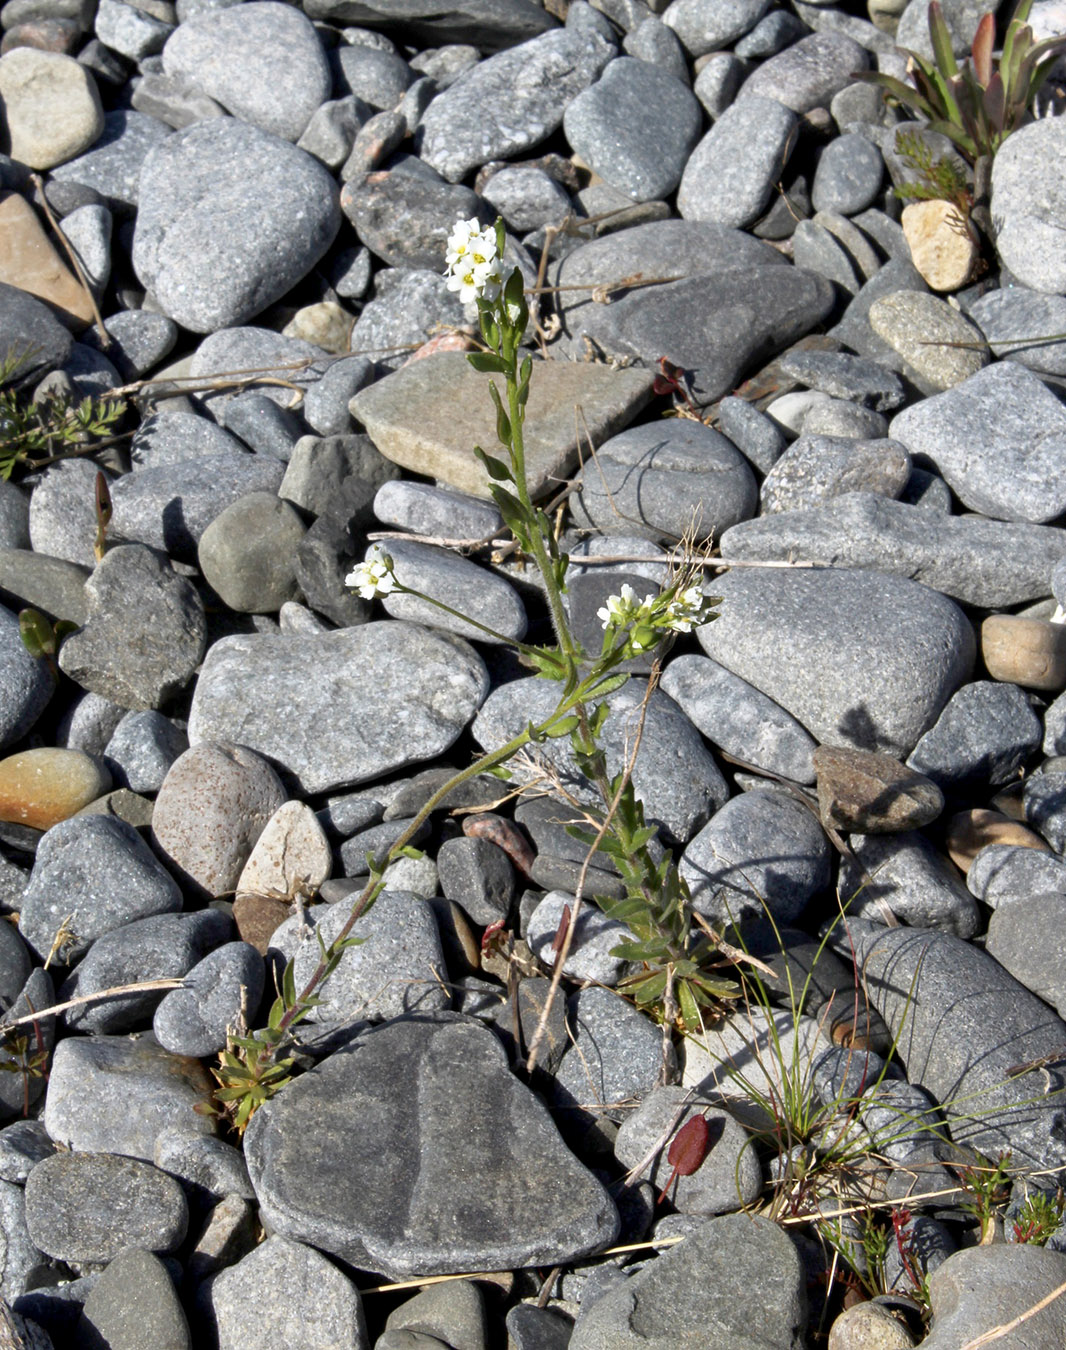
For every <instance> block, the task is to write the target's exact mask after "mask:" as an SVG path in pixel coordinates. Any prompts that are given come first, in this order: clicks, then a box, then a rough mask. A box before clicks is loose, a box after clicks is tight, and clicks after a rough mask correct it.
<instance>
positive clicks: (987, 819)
mask: <svg viewBox="0 0 1066 1350" xmlns="http://www.w3.org/2000/svg"><path fill="white" fill-rule="evenodd" d="M944 843H945V846H946V847H947V851H948V856H949V857H950V858H951V861H952V862H953V863H954V864H955V866H956V867H958V868H961V869H962V871H963V872H968V871H969V870H970V864H971V863H972V862H973V860H974V856H975V855H976V854H977V853H979V852H980V850H981V849H983V848H987V847H988V846H989V844H1016V845H1020V846H1021V847H1022V848H1035V849H1039V850H1041V851H1042V852H1044V853H1050V852H1051V849H1050V848H1049V847H1048V845H1047V843H1046V842H1045V841H1044V840H1043V839H1041V837H1040V836H1039V835H1038V834H1037V833H1036V831H1035V830H1030V829H1029V827H1028V826H1026V825H1022V824H1020V823H1019V822H1018V821H1017V820H1011V818H1010V816H1005V815H1004V814H1003V812H1002V811H987V810H975V811H960V812H959V813H958V815H954V816H952V817H951V820H950V822H949V824H948V832H947V835H946V837H945V840H944Z"/></svg>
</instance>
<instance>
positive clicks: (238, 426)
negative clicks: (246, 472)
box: [218, 393, 305, 464]
mask: <svg viewBox="0 0 1066 1350" xmlns="http://www.w3.org/2000/svg"><path fill="white" fill-rule="evenodd" d="M218 415H219V418H220V420H221V422H222V425H223V426H224V427H225V428H226V430H227V431H230V432H232V433H233V435H234V436H239V437H240V439H241V440H242V441H243V442H244V443H245V445H246V446H248V448H249V449H250V450H252V451H254V452H255V454H257V455H263V456H267V455H269V456H271V457H272V458H273V459H280V460H282V461H284V462H285V463H286V464H287V463H288V461H289V458H290V456H291V455H292V448H293V446H294V445H295V444H296V442H297V441H298V440H299V439H300V437H301V436H302V435H303V433H304V430H305V428H304V424H303V421H302V419H301V418H300V417H298V416H297V414H296V413H293V412H290V411H289V410H288V409H287V408H283V407H281V406H280V405H279V404H278V403H276V402H275V401H274V400H273V399H271V398H268V397H267V396H266V394H264V393H251V394H237V395H236V396H235V397H233V398H231V399H229V401H228V402H224V403H223V404H222V406H221V408H220V410H219V414H218Z"/></svg>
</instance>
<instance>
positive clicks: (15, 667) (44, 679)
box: [0, 605, 55, 747]
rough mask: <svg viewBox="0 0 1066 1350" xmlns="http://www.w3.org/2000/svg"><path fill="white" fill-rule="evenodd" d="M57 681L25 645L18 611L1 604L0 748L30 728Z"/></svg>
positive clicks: (18, 737) (50, 695)
mask: <svg viewBox="0 0 1066 1350" xmlns="http://www.w3.org/2000/svg"><path fill="white" fill-rule="evenodd" d="M54 687H55V686H54V682H53V680H52V677H51V675H50V673H49V670H48V667H47V665H46V664H45V663H44V661H40V660H36V659H35V658H34V657H32V656H31V655H30V654H29V652H28V651H27V650H26V648H25V646H24V645H23V642H22V638H21V636H20V633H19V621H18V618H17V616H16V615H15V614H13V613H12V612H11V610H9V609H5V608H4V607H3V606H2V605H0V689H2V690H3V691H4V697H3V700H2V701H0V747H2V746H7V745H11V744H12V742H14V741H17V740H19V739H20V738H21V737H22V736H24V735H25V734H26V732H27V731H29V729H30V727H32V726H33V724H34V722H36V721H37V718H38V717H39V716H40V715H41V713H42V712H43V711H44V709H45V707H46V706H47V704H48V701H49V699H50V698H51V697H52V692H53V689H54Z"/></svg>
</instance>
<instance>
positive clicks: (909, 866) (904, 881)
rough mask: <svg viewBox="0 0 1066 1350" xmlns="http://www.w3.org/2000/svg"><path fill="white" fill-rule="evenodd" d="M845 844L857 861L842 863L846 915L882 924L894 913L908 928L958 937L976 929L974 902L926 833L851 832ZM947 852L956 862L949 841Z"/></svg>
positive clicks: (840, 890)
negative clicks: (940, 931)
mask: <svg viewBox="0 0 1066 1350" xmlns="http://www.w3.org/2000/svg"><path fill="white" fill-rule="evenodd" d="M848 845H849V847H850V848H851V851H852V853H853V854H854V858H855V860H854V862H852V861H851V860H849V859H845V861H844V862H843V864H842V865H841V868H840V873H839V877H838V880H837V894H838V897H839V899H840V901H841V903H842V904H844V905H846V906H847V912H848V914H849V915H854V916H855V917H856V918H860V919H870V920H872V921H873V922H874V923H885V922H886V919H887V915H888V914H892V915H894V916H895V917H896V918H897V919H898V920H900V921H901V922H903V923H906V924H909V925H910V926H911V927H912V928H939V929H941V930H942V931H943V932H946V933H953V934H954V935H955V936H956V937H961V938H970V937H973V935H974V934H975V933H976V932H977V930H978V928H979V926H980V916H979V914H978V910H977V906H976V905H975V904H974V903H973V900H972V897H971V895H970V894H968V893H967V890H966V887H965V886H964V885H963V883H962V881H961V880H960V877H959V874H958V872H957V871H956V870H955V868H954V867H953V866H952V865H951V862H949V861H948V860H947V858H945V857H944V856H943V854H942V853H940V852H938V851H937V849H936V848H934V846H933V844H932V843H931V842H930V841H929V839H927V838H926V836H925V835H922V834H918V833H917V832H915V831H911V830H905V831H903V832H901V833H899V834H852V835H850V836H849V839H848ZM948 852H949V853H951V857H952V861H953V862H955V863H958V858H957V857H956V855H955V853H954V851H953V850H952V848H951V846H950V844H949V846H948Z"/></svg>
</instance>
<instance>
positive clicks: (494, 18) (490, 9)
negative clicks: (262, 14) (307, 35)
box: [304, 0, 555, 52]
mask: <svg viewBox="0 0 1066 1350" xmlns="http://www.w3.org/2000/svg"><path fill="white" fill-rule="evenodd" d="M304 8H305V9H306V11H307V14H308V15H309V16H310V18H312V19H324V20H325V21H326V22H327V23H333V24H336V25H337V26H338V27H340V26H341V25H343V24H352V23H355V24H365V25H366V26H367V27H368V28H371V29H374V30H376V29H378V28H387V29H388V31H389V32H393V31H394V30H396V29H399V31H401V32H402V33H403V34H404V35H409V36H410V37H411V38H412V39H413V40H415V41H417V43H418V45H419V46H420V47H425V46H434V47H436V46H439V45H440V44H442V43H474V42H476V43H477V45H478V47H479V48H480V49H481V50H482V51H488V52H494V51H499V49H500V48H501V47H513V46H514V45H515V43H518V42H524V41H525V40H526V39H527V38H531V37H536V36H537V34H538V33H543V32H544V31H545V30H546V29H550V28H554V27H555V20H554V19H553V18H552V17H551V15H550V14H548V13H547V12H546V11H545V10H543V9H542V8H541V7H540V5H538V4H535V3H533V0H457V2H456V3H454V4H449V5H446V6H444V7H442V6H441V5H440V4H438V3H437V0H405V3H404V6H403V10H402V13H400V12H398V11H397V7H396V5H395V3H394V0H307V3H306V5H305V6H304Z"/></svg>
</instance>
